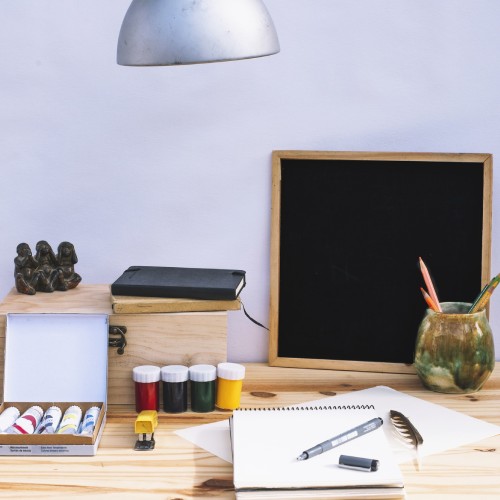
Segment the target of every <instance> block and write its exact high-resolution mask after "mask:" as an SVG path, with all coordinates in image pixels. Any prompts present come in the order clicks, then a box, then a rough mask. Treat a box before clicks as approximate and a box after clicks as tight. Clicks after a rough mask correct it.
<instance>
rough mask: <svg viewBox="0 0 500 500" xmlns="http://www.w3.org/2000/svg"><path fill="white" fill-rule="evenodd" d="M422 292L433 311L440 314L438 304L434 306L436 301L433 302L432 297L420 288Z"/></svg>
mask: <svg viewBox="0 0 500 500" xmlns="http://www.w3.org/2000/svg"><path fill="white" fill-rule="evenodd" d="M420 290H421V291H422V295H423V296H424V299H425V301H426V302H427V305H428V306H429V307H430V308H431V309H432V310H433V311H436V312H439V309H438V308H437V306H436V304H434V301H433V300H432V298H431V296H430V295H429V294H428V293H427V292H426V291H425V290H424V289H423V288H422V287H420Z"/></svg>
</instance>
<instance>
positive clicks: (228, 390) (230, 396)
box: [215, 363, 245, 410]
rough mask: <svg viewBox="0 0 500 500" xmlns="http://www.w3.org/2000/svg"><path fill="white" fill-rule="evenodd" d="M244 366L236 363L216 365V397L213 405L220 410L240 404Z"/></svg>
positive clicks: (233, 408)
mask: <svg viewBox="0 0 500 500" xmlns="http://www.w3.org/2000/svg"><path fill="white" fill-rule="evenodd" d="M244 378H245V367H244V366H243V365H239V364H237V363H219V364H218V365H217V398H216V402H215V405H216V406H217V408H220V409H222V410H235V409H236V408H238V407H239V406H240V399H241V388H242V387H243V379H244Z"/></svg>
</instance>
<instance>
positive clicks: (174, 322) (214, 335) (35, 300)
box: [0, 285, 227, 406]
mask: <svg viewBox="0 0 500 500" xmlns="http://www.w3.org/2000/svg"><path fill="white" fill-rule="evenodd" d="M7 313H88V314H89V313H90V314H91V313H93V314H107V315H108V316H109V325H110V326H124V327H126V329H127V332H126V334H125V338H126V341H127V345H126V346H125V350H124V353H123V354H121V355H120V354H118V352H117V348H116V347H110V348H109V350H108V352H109V359H108V399H107V402H108V406H109V405H114V404H120V405H132V404H134V398H135V395H134V384H133V381H132V369H133V368H134V366H139V365H145V364H152V365H156V366H164V365H168V364H183V365H187V366H190V365H194V364H198V363H207V364H212V365H216V364H217V363H220V362H222V361H226V359H227V311H217V312H189V313H151V314H146V313H139V314H114V313H113V310H112V306H111V294H110V289H109V285H79V286H78V287H77V288H75V289H73V290H68V291H67V292H53V293H42V292H37V294H36V295H24V294H20V293H18V292H17V290H15V289H13V290H12V291H11V292H10V293H9V294H8V295H7V296H6V297H5V299H4V301H3V302H2V303H1V304H0V352H2V353H3V351H4V346H5V322H6V314H7ZM3 363H4V359H3V356H0V377H3ZM0 387H3V380H0ZM2 398H3V394H2Z"/></svg>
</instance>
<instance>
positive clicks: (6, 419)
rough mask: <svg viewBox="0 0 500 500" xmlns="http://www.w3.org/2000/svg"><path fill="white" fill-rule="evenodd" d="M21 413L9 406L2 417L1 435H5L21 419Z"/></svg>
mask: <svg viewBox="0 0 500 500" xmlns="http://www.w3.org/2000/svg"><path fill="white" fill-rule="evenodd" d="M20 414H21V412H20V411H19V410H18V409H17V408H16V407H14V406H9V407H8V408H6V409H5V410H4V411H3V412H2V414H1V415H0V433H4V432H5V431H6V430H7V429H8V428H9V427H10V426H12V425H13V424H14V422H15V421H16V420H17V419H18V418H19V415H20Z"/></svg>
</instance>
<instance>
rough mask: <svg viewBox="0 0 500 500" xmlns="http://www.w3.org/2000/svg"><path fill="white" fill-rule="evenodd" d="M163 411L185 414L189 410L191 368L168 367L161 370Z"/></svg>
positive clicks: (180, 366)
mask: <svg viewBox="0 0 500 500" xmlns="http://www.w3.org/2000/svg"><path fill="white" fill-rule="evenodd" d="M161 380H162V385H163V409H164V411H166V412H167V413H183V412H185V411H187V408H188V380H189V368H188V367H187V366H182V365H168V366H164V367H162V369H161Z"/></svg>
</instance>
